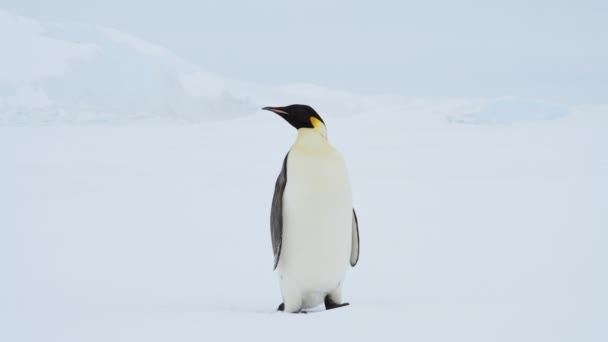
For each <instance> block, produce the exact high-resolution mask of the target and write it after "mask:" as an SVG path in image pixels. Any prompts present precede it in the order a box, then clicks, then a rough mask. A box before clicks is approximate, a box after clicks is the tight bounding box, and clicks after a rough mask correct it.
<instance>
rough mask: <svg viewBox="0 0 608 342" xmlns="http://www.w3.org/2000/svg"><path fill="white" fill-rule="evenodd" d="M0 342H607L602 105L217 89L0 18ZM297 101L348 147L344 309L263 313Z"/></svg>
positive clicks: (145, 59) (86, 38)
mask: <svg viewBox="0 0 608 342" xmlns="http://www.w3.org/2000/svg"><path fill="white" fill-rule="evenodd" d="M0 45H2V53H0V341H2V342H5V341H6V342H13V341H15V342H17V341H44V342H51V341H60V342H69V341H74V342H76V341H78V342H81V341H87V342H94V341H104V342H106V341H112V342H116V341H130V342H131V341H223V340H234V341H240V340H245V339H247V340H251V339H253V340H257V339H263V340H265V341H269V340H272V341H275V340H276V341H284V340H290V341H310V340H324V339H328V338H333V339H344V340H350V341H352V340H355V341H369V340H382V341H384V340H394V341H442V342H445V341H467V342H469V341H484V342H486V341H534V342H537V341H606V340H608V290H607V289H608V266H607V265H608V264H607V263H608V248H606V247H607V246H608V230H607V228H608V176H607V175H608V153H607V152H606V150H607V148H608V107H606V104H602V103H595V104H584V103H578V104H576V103H570V104H568V105H564V104H559V103H553V102H547V101H543V99H536V98H520V97H516V96H508V97H500V98H477V99H416V98H407V97H406V96H405V95H404V94H379V95H378V94H356V93H354V92H349V91H342V90H336V89H329V88H327V87H324V86H321V85H311V84H288V85H272V86H271V85H261V84H251V83H247V82H242V81H237V80H229V79H226V78H223V77H221V76H220V75H216V74H213V73H211V72H208V71H206V70H204V69H203V68H201V67H199V66H197V65H194V64H192V63H189V62H188V61H185V60H183V59H181V58H180V57H178V56H176V55H175V54H173V53H171V52H170V51H168V50H167V49H164V48H163V47H160V46H157V45H154V44H151V43H149V42H145V41H143V40H141V39H138V38H137V37H134V36H131V35H129V34H126V33H123V32H120V31H117V30H114V29H110V28H105V27H100V26H96V25H90V24H82V23H81V24H69V23H40V22H37V21H34V20H31V19H27V18H23V17H19V16H16V15H13V14H11V13H8V12H5V11H2V10H0ZM291 103H306V104H310V105H312V106H314V107H315V108H316V109H317V110H318V111H319V112H320V114H321V115H322V116H323V118H324V119H325V121H326V123H327V124H328V128H329V138H330V140H331V141H332V143H333V144H334V145H335V146H336V147H338V148H339V149H340V150H341V151H342V152H343V154H344V155H345V157H346V160H347V162H348V165H349V168H350V173H351V177H352V184H353V188H354V189H353V190H354V202H355V206H356V209H357V213H358V216H359V222H360V233H361V258H360V261H359V264H358V265H357V267H355V268H354V269H352V270H351V272H350V273H349V275H348V278H347V283H346V284H345V299H346V300H347V301H349V302H350V303H351V306H349V307H346V308H342V309H339V310H334V311H330V312H323V311H321V312H314V313H311V314H308V315H291V314H285V313H280V312H276V311H275V308H276V307H277V305H278V304H279V303H280V301H281V297H280V293H279V288H278V283H277V281H276V279H275V275H274V274H273V272H272V248H271V243H270V230H269V212H270V201H271V197H272V192H273V187H274V182H275V179H276V176H277V174H278V172H279V170H280V166H281V162H282V159H283V157H284V155H285V152H286V151H287V150H288V148H289V147H290V144H291V143H292V141H293V139H294V137H295V131H294V130H293V129H292V128H291V127H290V126H289V125H288V124H286V123H285V122H284V121H283V120H282V119H280V118H279V117H276V116H275V115H274V114H272V113H268V112H260V111H258V110H257V109H258V108H260V107H262V106H267V105H287V104H291Z"/></svg>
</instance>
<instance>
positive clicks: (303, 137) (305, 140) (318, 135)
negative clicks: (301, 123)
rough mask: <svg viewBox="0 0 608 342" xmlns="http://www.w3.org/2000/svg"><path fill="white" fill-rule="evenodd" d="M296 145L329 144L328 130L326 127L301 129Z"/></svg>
mask: <svg viewBox="0 0 608 342" xmlns="http://www.w3.org/2000/svg"><path fill="white" fill-rule="evenodd" d="M295 143H296V145H300V144H304V145H319V144H327V130H326V129H325V127H317V128H300V129H299V130H298V137H297V138H296V142H295Z"/></svg>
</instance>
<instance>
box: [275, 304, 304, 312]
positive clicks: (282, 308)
mask: <svg viewBox="0 0 608 342" xmlns="http://www.w3.org/2000/svg"><path fill="white" fill-rule="evenodd" d="M277 311H285V303H281V304H279V307H278V308H277ZM295 313H303V314H305V313H308V311H305V310H300V311H298V312H295Z"/></svg>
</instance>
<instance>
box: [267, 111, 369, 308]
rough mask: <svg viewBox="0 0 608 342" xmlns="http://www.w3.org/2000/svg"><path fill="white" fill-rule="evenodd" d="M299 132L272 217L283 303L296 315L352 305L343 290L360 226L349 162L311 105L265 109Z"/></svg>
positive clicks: (279, 181)
mask: <svg viewBox="0 0 608 342" xmlns="http://www.w3.org/2000/svg"><path fill="white" fill-rule="evenodd" d="M262 109H263V110H269V111H271V112H274V113H276V114H278V115H279V116H281V117H282V118H283V119H285V120H286V121H287V122H288V123H289V124H291V125H292V126H293V127H295V128H296V129H297V130H298V135H297V138H296V140H295V143H294V144H293V145H292V146H291V148H290V149H289V151H288V152H287V155H286V156H285V158H284V159H283V166H282V168H281V172H280V174H279V176H278V178H277V180H276V183H275V189H274V196H273V198H272V206H271V213H270V216H271V217H270V232H271V239H272V250H273V252H274V269H273V270H274V271H276V273H277V275H278V278H279V284H280V289H281V295H282V297H283V302H282V303H281V304H280V305H279V307H278V309H277V310H280V311H286V312H291V313H296V312H306V309H309V308H314V307H317V306H319V305H321V304H324V305H325V309H326V310H330V309H335V308H339V307H343V306H346V305H349V303H345V302H343V301H342V286H343V283H344V278H345V275H346V272H347V271H348V269H349V265H350V266H352V267H354V266H355V265H356V264H357V261H358V260H359V226H358V221H357V215H356V213H355V210H354V208H353V205H352V192H351V185H350V180H349V175H348V172H347V168H346V163H345V161H344V159H343V157H342V155H341V154H340V153H339V152H338V151H337V150H336V149H335V148H334V147H333V146H332V145H331V144H330V143H329V141H328V140H327V128H326V127H325V122H324V121H323V119H322V118H321V117H320V116H319V114H317V112H316V111H315V110H314V109H313V108H312V107H310V106H307V105H300V104H294V105H290V106H286V107H264V108H262Z"/></svg>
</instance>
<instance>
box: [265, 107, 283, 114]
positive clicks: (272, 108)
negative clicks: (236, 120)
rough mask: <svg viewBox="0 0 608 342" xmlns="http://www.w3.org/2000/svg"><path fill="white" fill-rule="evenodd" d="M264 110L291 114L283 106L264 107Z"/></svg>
mask: <svg viewBox="0 0 608 342" xmlns="http://www.w3.org/2000/svg"><path fill="white" fill-rule="evenodd" d="M262 110H269V111H271V112H274V113H276V114H282V115H289V113H287V112H286V111H284V110H283V109H282V108H281V107H264V108H262Z"/></svg>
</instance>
